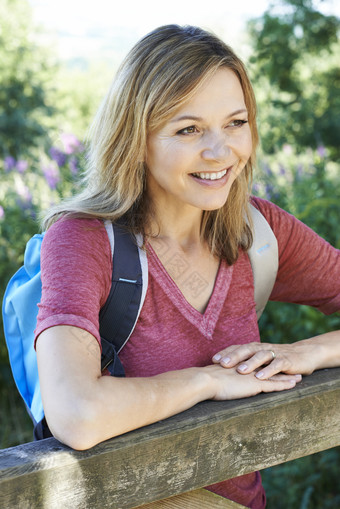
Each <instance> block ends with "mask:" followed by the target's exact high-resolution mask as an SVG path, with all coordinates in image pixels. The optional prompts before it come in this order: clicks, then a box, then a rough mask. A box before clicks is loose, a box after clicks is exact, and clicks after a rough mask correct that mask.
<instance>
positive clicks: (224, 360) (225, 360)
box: [221, 357, 230, 366]
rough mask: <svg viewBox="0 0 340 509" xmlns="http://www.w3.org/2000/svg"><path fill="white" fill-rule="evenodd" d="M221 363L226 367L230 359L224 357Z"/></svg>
mask: <svg viewBox="0 0 340 509" xmlns="http://www.w3.org/2000/svg"><path fill="white" fill-rule="evenodd" d="M221 362H222V364H224V365H225V366H227V365H228V364H229V362H230V357H224V358H223V359H222V361H221Z"/></svg>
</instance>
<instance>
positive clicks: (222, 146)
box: [202, 134, 231, 162]
mask: <svg viewBox="0 0 340 509" xmlns="http://www.w3.org/2000/svg"><path fill="white" fill-rule="evenodd" d="M230 152H231V149H230V146H229V144H228V140H227V136H225V135H224V134H219V135H218V134H214V135H213V134H211V135H210V136H209V137H207V138H206V139H205V143H204V148H203V150H202V157H203V159H205V160H207V161H209V160H211V161H218V162H221V161H224V160H225V159H226V158H227V157H228V156H229V154H230Z"/></svg>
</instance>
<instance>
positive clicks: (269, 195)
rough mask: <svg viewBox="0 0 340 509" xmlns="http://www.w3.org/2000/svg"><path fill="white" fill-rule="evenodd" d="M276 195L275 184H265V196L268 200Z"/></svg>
mask: <svg viewBox="0 0 340 509" xmlns="http://www.w3.org/2000/svg"><path fill="white" fill-rule="evenodd" d="M273 195H274V186H273V185H272V184H266V185H265V196H266V198H267V199H268V200H270V199H271V198H272V196H273Z"/></svg>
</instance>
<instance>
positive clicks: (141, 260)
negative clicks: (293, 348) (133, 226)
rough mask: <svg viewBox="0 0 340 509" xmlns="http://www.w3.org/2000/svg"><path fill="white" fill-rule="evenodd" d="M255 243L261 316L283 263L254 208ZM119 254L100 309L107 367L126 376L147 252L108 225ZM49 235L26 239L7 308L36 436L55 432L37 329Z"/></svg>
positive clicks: (11, 348) (13, 358)
mask: <svg viewBox="0 0 340 509" xmlns="http://www.w3.org/2000/svg"><path fill="white" fill-rule="evenodd" d="M251 212H252V218H253V223H254V242H253V245H252V247H251V249H250V250H249V251H248V255H249V258H250V262H251V265H252V270H253V276H254V288H255V303H256V310H257V315H258V318H259V317H260V316H261V313H262V311H263V309H264V307H265V305H266V302H267V301H268V298H269V296H270V293H271V291H272V288H273V286H274V282H275V279H276V273H277V267H278V251H277V241H276V238H275V235H274V233H273V232H272V230H271V228H270V226H269V225H268V223H267V221H266V220H265V218H264V217H263V216H262V214H261V213H260V212H259V211H258V210H257V209H256V208H255V207H253V206H251ZM105 227H106V230H107V233H108V237H109V240H110V245H111V253H112V256H114V264H113V273H112V285H111V290H110V293H109V296H108V299H107V301H106V303H105V304H104V306H103V308H102V309H101V311H100V315H99V323H100V329H99V331H100V336H101V343H102V358H101V368H102V370H104V369H108V370H109V372H110V374H111V375H113V376H124V368H123V366H122V364H121V362H120V360H119V357H118V354H119V352H120V350H121V349H122V348H123V346H124V345H125V343H126V342H127V341H128V339H129V337H130V335H131V333H132V331H133V329H134V327H135V324H136V322H137V319H138V316H139V313H140V310H141V308H142V306H143V302H144V298H145V294H146V290H147V284H148V279H147V278H148V269H147V258H146V252H145V251H144V250H143V249H141V248H140V247H139V246H140V240H141V239H140V238H139V237H138V236H137V239H136V238H135V237H134V236H132V235H131V234H130V233H129V232H127V231H126V230H125V229H124V228H122V227H121V226H119V225H117V224H112V223H110V222H106V223H105ZM43 237H44V234H37V235H34V236H33V237H32V238H31V239H30V240H29V241H28V243H27V245H26V250H25V256H24V265H23V266H22V267H21V268H20V269H19V270H18V271H17V272H16V273H15V274H14V276H13V277H12V278H11V280H10V281H9V283H8V285H7V288H6V291H5V295H4V299H3V306H2V314H3V324H4V332H5V338H6V343H7V348H8V353H9V360H10V365H11V368H12V373H13V377H14V380H15V383H16V385H17V388H18V390H19V393H20V394H21V397H22V398H23V400H24V402H25V405H26V407H27V411H28V413H29V415H30V416H31V418H32V421H33V424H34V426H35V430H34V435H35V438H38V439H39V438H45V437H47V436H51V435H50V433H49V430H48V428H47V425H46V421H45V419H44V410H43V406H42V401H41V393H40V384H39V377H38V367H37V360H36V353H35V350H34V329H35V327H36V322H37V315H38V303H39V302H40V300H41V279H40V249H41V243H42V240H43Z"/></svg>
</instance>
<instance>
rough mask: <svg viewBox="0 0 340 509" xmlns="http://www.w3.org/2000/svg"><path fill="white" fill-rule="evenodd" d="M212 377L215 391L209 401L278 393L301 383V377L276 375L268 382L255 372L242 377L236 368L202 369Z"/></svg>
mask: <svg viewBox="0 0 340 509" xmlns="http://www.w3.org/2000/svg"><path fill="white" fill-rule="evenodd" d="M201 369H203V370H205V372H206V373H207V374H208V375H209V376H210V379H211V380H210V382H209V386H210V387H211V389H212V390H213V391H214V392H213V394H212V395H211V397H210V398H209V399H213V400H216V401H225V400H231V399H238V398H247V397H249V396H255V395H256V394H260V393H261V392H278V391H285V390H287V389H292V388H293V387H295V385H296V384H297V383H298V382H300V381H301V379H302V377H301V375H285V374H279V375H274V376H272V377H271V378H270V379H268V380H259V379H258V378H256V376H254V374H255V372H251V373H248V374H246V375H241V374H240V373H239V372H238V371H237V369H236V368H235V367H233V368H230V369H228V370H226V369H222V367H221V366H218V365H210V366H206V367H205V368H201Z"/></svg>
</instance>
